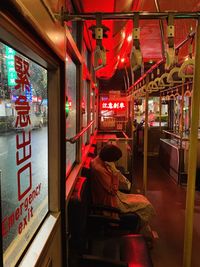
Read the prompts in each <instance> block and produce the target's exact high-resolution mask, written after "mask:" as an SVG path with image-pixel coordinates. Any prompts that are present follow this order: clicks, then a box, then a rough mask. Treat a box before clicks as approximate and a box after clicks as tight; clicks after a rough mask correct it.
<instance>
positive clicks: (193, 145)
mask: <svg viewBox="0 0 200 267" xmlns="http://www.w3.org/2000/svg"><path fill="white" fill-rule="evenodd" d="M199 44H200V18H199V17H198V24H197V34H196V51H195V73H194V83H193V97H192V119H191V133H190V148H189V163H188V181H187V196H186V211H185V235H184V254H183V267H191V258H192V235H193V220H194V218H193V217H194V198H195V179H196V163H197V142H198V139H197V138H198V122H199V103H200V90H199V88H200V75H199V73H200V45H199Z"/></svg>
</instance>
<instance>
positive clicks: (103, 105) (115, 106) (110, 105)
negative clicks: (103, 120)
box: [100, 100, 126, 110]
mask: <svg viewBox="0 0 200 267" xmlns="http://www.w3.org/2000/svg"><path fill="white" fill-rule="evenodd" d="M125 109H126V102H125V101H122V100H106V101H101V102H100V110H125Z"/></svg>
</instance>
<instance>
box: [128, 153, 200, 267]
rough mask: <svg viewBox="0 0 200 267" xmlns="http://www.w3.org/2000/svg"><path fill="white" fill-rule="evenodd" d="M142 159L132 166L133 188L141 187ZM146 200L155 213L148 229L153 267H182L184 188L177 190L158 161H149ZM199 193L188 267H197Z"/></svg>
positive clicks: (199, 237)
mask: <svg viewBox="0 0 200 267" xmlns="http://www.w3.org/2000/svg"><path fill="white" fill-rule="evenodd" d="M141 162H142V159H140V160H136V161H135V163H134V166H135V168H134V171H133V172H134V173H133V174H134V177H135V179H134V181H135V188H137V189H141V188H142V187H141V185H142V164H141ZM147 198H148V199H149V200H150V201H151V202H152V204H153V205H154V208H155V210H156V213H157V215H156V217H154V218H153V219H152V222H151V228H152V230H153V231H154V236H155V237H156V234H158V238H155V239H154V246H153V249H152V250H151V255H152V260H153V263H154V267H182V266H183V265H182V260H183V240H184V216H185V202H186V200H185V198H186V187H185V186H178V185H177V184H176V182H175V181H174V180H173V179H172V178H170V177H169V176H168V174H167V173H166V171H165V170H163V169H162V167H161V166H160V164H159V160H158V158H155V157H152V158H151V157H150V158H149V159H148V190H147ZM199 255H200V192H198V191H196V199H195V210H194V235H193V250H192V264H191V267H200V257H199Z"/></svg>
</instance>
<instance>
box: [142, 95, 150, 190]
mask: <svg viewBox="0 0 200 267" xmlns="http://www.w3.org/2000/svg"><path fill="white" fill-rule="evenodd" d="M148 100H149V92H148V91H146V95H145V125H144V164H143V188H144V195H146V192H147V154H148Z"/></svg>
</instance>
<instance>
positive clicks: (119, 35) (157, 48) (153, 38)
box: [74, 0, 200, 79]
mask: <svg viewBox="0 0 200 267" xmlns="http://www.w3.org/2000/svg"><path fill="white" fill-rule="evenodd" d="M74 3H75V5H76V6H77V7H79V11H80V12H81V13H83V12H86V13H88V12H89V13H91V12H92V13H95V12H102V13H105V12H113V13H114V12H132V11H148V12H158V11H159V12H163V11H166V10H167V11H169V10H172V11H178V12H181V11H187V12H190V11H197V10H199V7H200V4H199V1H198V0H185V1H183V0H176V1H166V0H100V1H97V0H74ZM102 23H103V24H104V25H105V26H106V27H108V28H109V29H110V30H109V31H108V32H107V35H108V37H107V38H104V39H103V46H104V47H105V48H106V50H107V53H106V55H107V64H106V66H105V67H103V68H102V69H100V70H98V71H97V76H98V77H99V78H103V79H109V78H111V77H112V76H113V74H114V73H115V71H116V69H121V68H125V67H128V66H129V55H130V51H131V48H132V39H131V36H132V30H133V21H132V20H129V21H125V20H115V19H113V20H104V21H103V22H102ZM162 23H163V31H164V32H163V33H164V40H162V38H161V29H160V22H159V20H156V19H155V20H140V21H139V27H140V45H141V46H140V47H141V51H142V57H143V61H144V62H150V61H151V62H157V61H159V60H160V59H162V58H163V51H162V42H163V44H164V47H165V48H166V47H167V38H166V27H167V23H166V21H162ZM95 24H96V21H86V22H85V35H86V34H87V35H88V34H89V39H90V44H91V45H92V47H93V48H94V47H95V45H96V43H95V40H94V39H92V34H91V31H89V30H88V28H89V27H90V26H91V25H95ZM191 28H192V29H193V30H195V21H194V20H186V19H179V20H176V21H175V47H176V46H177V45H179V44H180V43H181V42H182V41H183V40H184V39H186V37H187V35H188V34H189V33H190V31H191ZM187 54H188V47H187V46H186V47H184V48H182V49H181V50H180V55H179V56H180V57H183V56H186V55H187Z"/></svg>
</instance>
